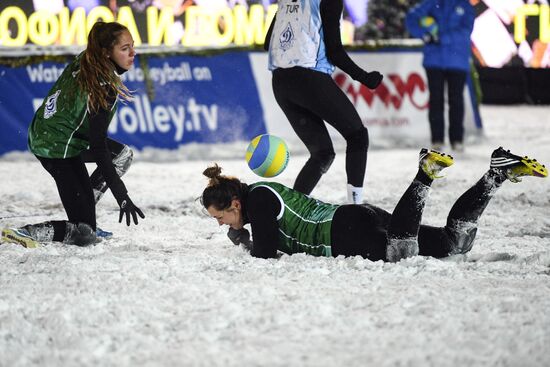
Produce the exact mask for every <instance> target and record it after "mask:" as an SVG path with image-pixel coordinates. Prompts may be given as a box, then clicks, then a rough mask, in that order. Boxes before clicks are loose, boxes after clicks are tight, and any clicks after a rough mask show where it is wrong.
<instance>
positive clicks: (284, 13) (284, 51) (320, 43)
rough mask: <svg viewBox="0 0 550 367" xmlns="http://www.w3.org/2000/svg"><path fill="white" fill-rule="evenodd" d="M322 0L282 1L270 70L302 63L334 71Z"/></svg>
mask: <svg viewBox="0 0 550 367" xmlns="http://www.w3.org/2000/svg"><path fill="white" fill-rule="evenodd" d="M320 2H321V0H279V2H278V9H277V16H276V18H275V24H274V25H273V33H272V34H271V40H270V42H269V70H274V69H277V68H283V69H286V68H292V67H294V66H301V67H304V68H308V69H313V70H317V71H320V72H323V73H327V74H332V72H333V71H334V66H333V65H332V64H331V63H330V62H329V61H328V59H327V56H326V52H325V42H324V39H323V27H322V24H321V13H320V10H319V4H320Z"/></svg>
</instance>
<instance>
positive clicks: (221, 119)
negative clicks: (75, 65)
mask: <svg viewBox="0 0 550 367" xmlns="http://www.w3.org/2000/svg"><path fill="white" fill-rule="evenodd" d="M141 63H143V64H144V63H145V59H143V58H142V59H141ZM141 63H140V62H139V61H138V62H137V63H136V65H135V66H134V67H133V68H132V69H131V70H129V71H128V72H126V73H125V74H124V75H123V79H124V81H125V84H126V85H127V86H128V88H129V89H130V90H132V91H134V101H133V102H132V103H128V104H122V103H121V104H119V108H118V111H117V113H116V115H115V117H114V119H113V121H112V122H111V125H110V127H109V133H110V136H111V137H113V138H114V139H116V140H120V141H122V142H124V143H126V144H129V145H131V146H133V147H135V148H137V149H142V148H144V147H155V148H166V149H175V148H177V147H178V146H180V145H182V144H187V143H222V142H233V141H238V140H244V141H247V140H250V139H252V138H253V137H255V136H257V135H259V134H262V133H265V132H266V128H265V123H264V120H263V113H262V109H261V106H260V101H259V98H258V92H257V90H256V81H255V79H254V76H253V74H252V71H251V68H250V62H249V58H248V54H247V53H244V52H234V53H232V52H230V53H224V54H223V55H217V56H209V57H198V56H171V57H155V56H148V57H147V59H146V64H147V67H146V68H145V67H143V65H142V64H141ZM64 66H65V64H59V63H52V62H43V63H39V64H32V65H27V66H21V67H5V66H0V121H1V123H2V134H1V135H0V154H4V153H6V152H9V151H12V150H26V149H27V148H26V144H27V128H28V126H29V124H30V122H31V120H32V117H33V114H34V111H35V110H36V109H37V108H38V107H39V106H40V104H41V103H42V101H43V98H44V97H46V96H47V95H48V91H49V89H50V88H51V86H52V85H53V83H54V82H55V80H57V78H58V77H59V75H60V74H61V72H62V71H63V68H64ZM147 78H148V79H149V80H150V81H151V83H150V84H149V85H148V83H146V80H147Z"/></svg>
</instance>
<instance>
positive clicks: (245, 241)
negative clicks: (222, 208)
mask: <svg viewBox="0 0 550 367" xmlns="http://www.w3.org/2000/svg"><path fill="white" fill-rule="evenodd" d="M227 237H229V239H230V240H231V242H233V244H234V245H235V246H239V245H240V244H242V245H243V246H244V248H245V249H247V250H248V251H250V250H251V249H252V241H250V232H248V230H247V229H246V228H241V229H234V228H231V227H229V231H227Z"/></svg>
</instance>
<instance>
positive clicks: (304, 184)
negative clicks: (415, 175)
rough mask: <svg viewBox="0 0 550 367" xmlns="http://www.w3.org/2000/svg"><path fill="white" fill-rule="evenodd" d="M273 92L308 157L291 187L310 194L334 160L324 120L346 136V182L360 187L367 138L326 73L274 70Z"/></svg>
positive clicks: (350, 104)
mask: <svg viewBox="0 0 550 367" xmlns="http://www.w3.org/2000/svg"><path fill="white" fill-rule="evenodd" d="M272 84H273V93H274V95H275V99H276V100H277V103H278V104H279V106H280V107H281V109H282V110H283V112H284V113H285V115H286V117H287V118H288V120H289V121H290V124H291V126H292V128H293V129H294V131H295V132H296V134H297V135H298V137H299V138H300V139H301V140H302V142H303V143H304V144H305V145H306V147H307V149H308V151H309V153H310V155H311V156H310V158H309V160H308V161H307V162H306V164H305V165H304V167H303V168H302V170H301V171H300V173H299V174H298V177H297V178H296V182H295V183H294V189H295V190H297V191H300V192H302V193H304V194H310V193H311V191H312V190H313V188H314V187H315V186H316V185H317V183H318V182H319V180H320V178H321V176H322V175H323V173H325V172H326V171H327V170H328V168H329V167H330V165H331V164H332V161H333V160H334V156H335V153H334V147H333V145H332V140H331V138H330V135H329V132H328V130H327V127H326V126H325V124H324V122H323V121H326V122H327V123H329V124H330V125H331V126H333V127H334V128H335V129H336V130H337V131H338V132H339V133H340V134H341V135H342V136H343V137H344V139H345V140H346V143H347V148H346V174H347V181H348V182H347V183H349V184H351V185H353V186H355V187H363V181H364V178H365V170H366V165H367V149H368V145H369V138H368V132H367V129H366V128H365V127H364V126H363V122H362V121H361V118H360V117H359V114H358V113H357V111H356V110H355V107H354V106H353V104H352V103H351V101H350V100H349V99H348V97H347V96H346V95H345V94H344V93H343V92H342V90H341V89H340V88H339V87H338V86H337V85H336V83H335V82H334V81H333V80H332V77H331V76H330V75H328V74H325V73H321V72H318V71H314V70H310V69H305V68H301V67H294V68H290V69H276V70H274V71H273V80H272Z"/></svg>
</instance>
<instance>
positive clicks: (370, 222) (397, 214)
mask: <svg viewBox="0 0 550 367" xmlns="http://www.w3.org/2000/svg"><path fill="white" fill-rule="evenodd" d="M419 175H421V172H419V174H418V175H417V178H418V177H419ZM423 181H424V182H426V180H423ZM429 184H430V183H428V185H425V184H423V183H421V182H419V180H417V179H415V180H414V181H413V183H412V184H411V185H410V186H409V188H408V189H407V191H406V192H405V194H404V195H403V197H402V198H401V200H400V201H399V203H398V204H397V206H396V208H395V210H394V212H393V214H390V213H389V212H387V211H385V210H383V209H381V208H378V207H376V206H373V205H370V204H363V205H343V206H341V207H340V208H338V209H337V210H336V213H334V218H333V222H332V254H333V256H338V255H344V256H356V255H360V256H362V257H364V258H367V259H370V260H372V261H377V260H386V248H387V245H388V239H389V238H392V237H393V238H407V237H417V238H418V246H419V255H422V256H433V257H436V258H442V257H446V256H449V255H452V254H457V253H466V252H468V251H470V249H471V248H472V245H473V240H474V238H475V234H476V231H477V220H478V219H479V217H480V216H481V214H482V213H483V211H484V210H485V208H486V206H487V204H488V203H489V201H490V200H491V198H492V196H493V194H494V193H495V191H496V189H498V187H500V185H501V184H502V179H501V178H500V177H498V176H497V174H494V173H493V172H491V171H489V172H487V173H486V174H485V175H483V177H481V179H480V180H479V181H478V182H477V183H476V184H475V185H474V186H472V187H471V188H470V189H468V190H467V191H466V192H465V193H464V194H462V195H461V196H460V198H458V200H457V201H456V202H455V204H454V205H453V207H452V208H451V210H450V212H449V215H448V217H447V224H446V225H445V227H432V226H426V225H420V220H421V217H422V211H423V209H424V204H425V199H426V195H425V194H426V192H425V190H424V189H425V188H427V187H429Z"/></svg>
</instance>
